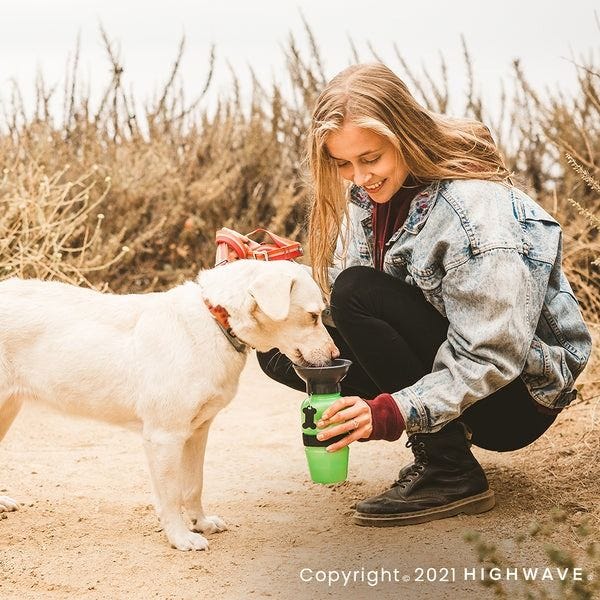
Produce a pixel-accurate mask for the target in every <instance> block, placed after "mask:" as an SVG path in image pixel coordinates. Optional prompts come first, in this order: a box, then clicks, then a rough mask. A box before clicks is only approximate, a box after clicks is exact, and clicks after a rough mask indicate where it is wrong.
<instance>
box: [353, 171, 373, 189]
mask: <svg viewBox="0 0 600 600" xmlns="http://www.w3.org/2000/svg"><path fill="white" fill-rule="evenodd" d="M369 179H371V173H370V172H369V171H368V170H367V169H364V168H362V169H361V168H357V167H354V183H355V184H356V185H364V184H365V183H368V182H369Z"/></svg>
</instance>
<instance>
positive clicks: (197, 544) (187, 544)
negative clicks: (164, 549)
mask: <svg viewBox="0 0 600 600" xmlns="http://www.w3.org/2000/svg"><path fill="white" fill-rule="evenodd" d="M169 542H171V547H173V548H176V549H177V550H183V551H184V552H185V551H188V550H208V540H207V539H206V538H205V537H204V536H202V535H200V534H199V533H194V532H193V531H185V532H182V533H178V534H175V535H170V536H169Z"/></svg>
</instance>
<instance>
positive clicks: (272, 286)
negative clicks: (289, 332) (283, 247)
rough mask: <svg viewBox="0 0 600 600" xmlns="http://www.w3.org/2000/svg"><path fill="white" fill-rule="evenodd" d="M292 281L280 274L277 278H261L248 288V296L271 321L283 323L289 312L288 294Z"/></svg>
mask: <svg viewBox="0 0 600 600" xmlns="http://www.w3.org/2000/svg"><path fill="white" fill-rule="evenodd" d="M293 282H294V280H293V278H292V277H291V276H290V275H287V274H285V273H282V274H281V275H278V276H277V277H273V276H272V275H269V276H268V277H267V276H264V275H263V276H261V277H258V278H257V279H255V280H254V282H253V283H252V285H251V286H250V289H249V292H250V296H252V298H254V301H255V302H256V304H257V306H258V308H259V309H260V310H261V311H262V312H263V313H265V315H267V317H269V319H273V321H283V319H285V318H286V317H287V316H288V313H289V312H290V294H291V291H292V284H293Z"/></svg>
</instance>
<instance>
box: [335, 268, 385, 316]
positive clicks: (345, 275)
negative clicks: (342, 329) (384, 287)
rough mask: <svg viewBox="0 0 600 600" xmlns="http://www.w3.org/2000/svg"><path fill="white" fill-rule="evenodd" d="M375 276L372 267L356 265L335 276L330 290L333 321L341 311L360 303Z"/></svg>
mask: <svg viewBox="0 0 600 600" xmlns="http://www.w3.org/2000/svg"><path fill="white" fill-rule="evenodd" d="M377 274H378V273H377V271H375V269H373V268H372V267H366V266H358V265H357V266H353V267H348V268H347V269H344V270H343V271H342V272H341V273H340V274H339V275H338V276H337V278H336V280H335V282H334V284H333V287H332V289H331V313H332V316H333V319H334V321H335V319H336V316H337V317H340V316H341V313H342V312H343V311H345V310H347V309H348V308H349V307H351V306H354V305H355V304H356V302H357V301H360V299H361V297H362V296H363V294H364V293H365V291H368V290H369V289H370V287H371V285H370V281H371V280H372V278H373V276H374V275H375V276H376V275H377ZM379 275H381V273H379Z"/></svg>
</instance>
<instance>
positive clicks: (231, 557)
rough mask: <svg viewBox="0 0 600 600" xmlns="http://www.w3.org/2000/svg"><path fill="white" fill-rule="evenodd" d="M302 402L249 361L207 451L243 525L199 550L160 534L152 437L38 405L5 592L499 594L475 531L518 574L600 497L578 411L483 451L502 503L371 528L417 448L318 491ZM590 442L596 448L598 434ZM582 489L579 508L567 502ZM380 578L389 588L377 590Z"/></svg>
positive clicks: (13, 444) (12, 488) (31, 418)
mask: <svg viewBox="0 0 600 600" xmlns="http://www.w3.org/2000/svg"><path fill="white" fill-rule="evenodd" d="M302 397H303V396H302V394H299V393H295V392H293V391H289V390H287V389H285V388H283V387H282V386H279V385H278V384H275V383H273V382H271V381H269V380H267V378H266V377H265V376H264V375H263V374H262V373H261V372H260V370H259V368H258V366H257V363H256V361H255V359H254V358H252V359H251V360H250V361H249V364H248V366H247V368H246V370H245V371H244V373H243V376H242V382H241V385H240V391H239V393H238V395H237V396H236V398H235V399H234V401H233V402H232V404H231V405H230V406H228V407H227V408H226V409H225V410H224V411H223V412H222V413H221V414H220V415H219V416H218V417H217V419H216V421H215V424H214V427H213V429H212V431H211V436H210V439H209V447H208V451H207V465H206V469H205V506H206V507H207V509H208V511H209V514H218V515H219V516H221V517H223V518H224V519H225V520H226V521H227V522H228V523H229V526H230V530H229V531H228V532H225V533H222V534H216V535H212V536H210V542H211V549H210V550H209V551H208V552H198V553H182V552H177V551H175V550H172V549H171V548H169V546H168V544H167V543H166V540H165V538H164V536H163V534H162V532H160V531H159V528H158V522H157V519H156V517H155V515H154V513H153V510H152V508H151V506H150V502H151V498H150V485H149V481H148V476H147V471H146V466H145V459H144V455H143V452H142V448H141V439H140V437H139V436H138V435H137V434H134V433H130V432H128V431H123V430H121V429H117V428H114V427H112V426H109V425H104V424H102V423H94V422H89V421H83V420H74V419H72V418H68V417H63V416H61V415H58V414H56V413H52V412H48V411H45V410H43V411H42V410H40V409H39V408H36V407H26V408H25V409H24V410H23V412H22V413H21V414H20V415H19V417H18V418H17V420H16V422H15V424H14V425H13V427H12V429H11V430H10V431H9V433H8V434H7V436H6V438H5V440H4V441H3V443H2V444H1V445H0V494H2V493H5V494H8V495H10V496H12V497H14V498H15V499H17V500H18V501H19V502H21V503H22V504H23V505H22V507H21V510H20V511H19V512H17V513H10V514H9V515H8V518H6V519H2V520H0V598H2V599H3V600H8V599H11V600H12V599H19V600H25V599H29V598H35V599H37V598H57V599H58V598H60V599H63V598H77V599H79V598H90V599H91V598H110V599H111V600H112V599H121V598H124V599H129V598H132V599H137V598H140V599H142V598H143V599H148V598H164V599H167V598H169V599H171V598H172V599H198V598H208V599H211V600H221V599H246V598H276V599H282V600H287V599H295V600H297V599H304V598H311V599H312V598H316V597H323V598H344V599H346V598H357V599H362V598H403V599H404V600H410V599H413V598H419V599H420V598H424V599H425V598H426V599H429V598H431V599H436V600H441V599H445V598H448V599H454V598H463V597H465V595H466V594H468V597H469V599H470V600H477V599H479V598H491V597H492V592H491V591H490V590H489V589H485V588H484V587H482V586H481V584H479V583H477V582H473V581H464V571H463V569H464V568H465V567H467V568H469V569H472V568H475V567H477V560H476V556H475V553H474V552H473V551H472V550H471V548H470V545H469V544H467V543H466V542H465V541H464V540H463V535H464V533H465V531H467V530H477V531H479V532H481V534H482V535H483V536H484V537H485V538H487V539H489V540H492V541H494V542H495V543H496V545H498V546H499V548H500V549H501V550H502V552H503V553H504V554H505V556H506V557H507V566H526V567H527V566H531V567H534V566H542V567H543V566H547V565H548V563H549V561H548V559H546V558H544V555H543V551H542V549H541V544H534V543H532V542H529V543H525V544H524V546H522V547H520V546H519V545H517V544H516V543H515V542H514V537H515V535H516V534H517V533H519V532H521V531H524V530H525V529H526V527H527V526H528V524H529V523H530V522H531V520H532V518H535V517H537V516H542V515H545V514H547V513H548V512H549V511H550V509H551V508H552V507H553V506H554V505H555V504H556V503H557V502H559V501H563V500H564V499H565V498H566V499H567V500H568V502H570V510H571V511H572V512H575V513H576V512H577V511H579V512H580V513H581V512H582V511H589V510H590V506H592V505H593V503H594V500H597V498H598V497H599V492H600V483H599V482H598V478H597V477H590V476H589V473H584V474H583V475H582V474H581V473H579V475H578V477H579V479H574V478H573V477H574V475H573V473H572V472H571V471H572V470H573V469H574V463H573V454H574V452H579V450H578V449H577V448H578V447H577V444H576V442H578V441H580V440H581V439H582V437H581V431H582V428H587V429H586V431H587V432H588V433H589V432H590V431H591V430H590V412H591V410H592V409H591V408H590V407H589V406H584V407H583V408H582V407H573V410H569V411H566V412H565V414H564V415H561V417H560V420H559V421H557V423H556V424H555V425H554V427H553V429H552V435H546V436H545V438H543V439H542V440H539V441H538V442H536V443H535V444H533V445H532V446H531V447H530V448H528V449H526V450H523V451H519V452H515V453H511V454H509V455H498V454H493V453H489V452H485V451H476V454H477V456H478V457H479V459H480V460H481V462H482V464H483V466H484V468H485V469H486V471H487V472H488V474H489V478H490V482H491V484H492V487H493V488H494V489H495V490H496V494H497V501H498V506H497V508H496V509H495V510H493V511H491V512H489V513H486V514H484V515H479V516H476V517H464V516H463V517H458V518H454V519H447V520H444V521H438V522H435V523H430V524H425V525H419V526H413V527H409V528H401V529H397V528H390V529H371V528H360V527H356V526H354V525H352V524H351V523H350V519H349V516H350V515H351V513H352V511H351V509H350V506H351V505H352V504H353V502H355V501H356V500H357V499H360V498H362V497H365V496H367V495H372V494H374V493H378V492H380V491H382V490H383V489H384V488H385V487H386V486H387V485H388V484H389V483H390V481H391V480H392V479H393V476H394V474H395V473H396V471H397V469H398V467H399V466H401V464H403V463H404V462H406V461H407V460H408V458H409V456H410V453H409V450H408V449H406V448H405V447H404V444H403V443H402V442H399V443H395V444H389V443H385V442H374V443H369V444H359V445H358V444H354V445H353V448H352V451H351V467H350V468H351V473H350V479H349V481H348V482H346V483H344V484H341V485H338V486H335V487H322V486H317V485H315V484H312V483H310V481H309V479H308V476H307V470H306V467H305V463H304V454H303V449H302V445H301V440H300V434H299V425H298V418H299V417H298V411H299V404H300V401H301V399H302ZM594 418H595V417H594ZM591 434H592V435H593V431H591ZM585 443H587V445H588V447H591V448H592V451H593V452H596V446H594V444H597V428H596V438H594V439H593V440H592V439H591V438H590V436H589V435H588V436H587V437H586V438H585ZM590 444H591V446H590ZM579 448H581V447H579ZM563 458H564V461H563V462H562V463H561V460H563ZM575 470H576V464H575ZM597 472H598V471H597V470H596V473H597ZM581 477H583V480H582V479H581ZM574 482H575V483H576V484H577V486H578V490H579V493H578V495H577V496H576V501H575V500H573V501H572V500H569V498H571V497H570V496H569V495H568V493H567V492H568V490H569V486H571V485H572V484H573V483H574ZM2 490H5V491H2ZM560 494H562V496H561V495H560ZM573 497H575V496H573ZM419 567H422V568H427V567H438V568H441V567H444V568H447V569H451V568H452V567H454V568H455V569H456V571H455V572H454V573H455V578H456V579H457V581H455V582H439V581H438V582H436V583H431V582H430V583H428V582H426V581H424V582H418V581H415V574H416V572H415V569H416V568H419ZM303 569H304V571H303ZM381 569H387V570H389V573H390V575H386V574H385V573H384V574H383V575H381ZM394 569H397V572H396V573H394ZM319 570H325V571H328V570H344V571H347V572H348V571H356V572H355V573H354V574H353V575H352V576H351V578H350V580H349V581H348V582H347V585H346V586H343V585H342V581H341V578H342V577H343V574H341V573H340V582H338V583H337V584H335V585H332V586H328V585H327V584H326V583H320V582H317V581H314V577H320V576H321V575H320V574H319V573H318V571H319ZM369 570H373V573H375V574H377V575H379V577H380V578H381V577H383V578H384V581H383V582H381V581H380V582H378V584H377V585H370V584H369V582H368V581H367V578H368V577H371V578H373V577H374V576H375V575H373V573H368V571H369ZM417 574H418V572H417ZM433 574H434V571H430V575H433ZM311 575H312V577H313V580H312V581H302V577H304V579H308V578H309V577H310V576H311ZM443 575H444V572H443V571H437V577H438V578H440V577H443ZM451 575H452V571H450V577H451ZM403 576H409V577H410V581H402V577H403ZM388 578H391V579H392V581H388V580H387V579H388ZM394 578H397V579H399V581H397V582H395V581H393V579H394ZM361 579H364V580H362V581H361ZM373 582H374V580H373V579H371V583H373ZM548 585H549V584H548Z"/></svg>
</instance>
